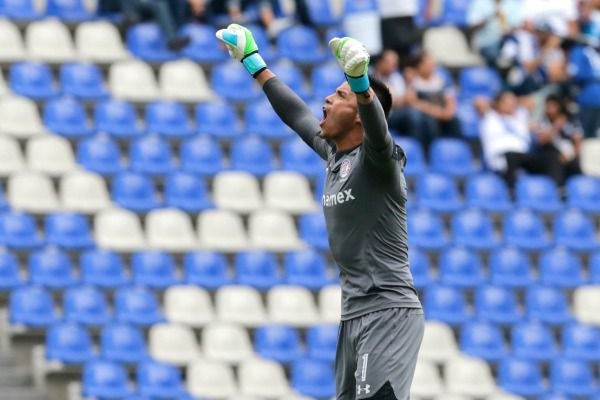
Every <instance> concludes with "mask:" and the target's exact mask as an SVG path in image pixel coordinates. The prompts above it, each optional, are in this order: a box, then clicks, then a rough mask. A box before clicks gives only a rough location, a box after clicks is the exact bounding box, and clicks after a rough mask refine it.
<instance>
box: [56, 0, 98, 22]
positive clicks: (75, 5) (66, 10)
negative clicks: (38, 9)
mask: <svg viewBox="0 0 600 400" xmlns="http://www.w3.org/2000/svg"><path fill="white" fill-rule="evenodd" d="M46 7H47V8H46V13H47V14H48V15H51V16H54V17H57V18H59V19H61V20H63V21H66V22H82V21H86V20H90V19H92V18H94V17H95V15H94V13H93V10H91V9H90V7H88V5H87V4H86V2H85V0H50V1H49V2H48V3H47V6H46Z"/></svg>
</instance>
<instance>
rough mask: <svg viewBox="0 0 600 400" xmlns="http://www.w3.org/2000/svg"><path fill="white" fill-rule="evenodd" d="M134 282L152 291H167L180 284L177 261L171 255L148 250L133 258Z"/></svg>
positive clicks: (138, 253) (134, 255) (136, 254)
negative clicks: (177, 275)
mask: <svg viewBox="0 0 600 400" xmlns="http://www.w3.org/2000/svg"><path fill="white" fill-rule="evenodd" d="M131 270H132V275H133V280H134V282H135V283H136V284H138V285H143V286H147V287H149V288H152V289H166V288H167V287H169V286H172V285H175V284H176V283H177V282H178V279H177V277H176V276H175V260H174V259H173V256H172V255H171V254H169V253H165V252H161V251H153V250H146V251H141V252H137V253H135V254H133V256H132V257H131Z"/></svg>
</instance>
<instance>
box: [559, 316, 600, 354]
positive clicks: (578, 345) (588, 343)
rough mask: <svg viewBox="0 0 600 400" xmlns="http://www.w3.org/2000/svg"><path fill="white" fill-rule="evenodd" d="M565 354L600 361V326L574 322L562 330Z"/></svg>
mask: <svg viewBox="0 0 600 400" xmlns="http://www.w3.org/2000/svg"><path fill="white" fill-rule="evenodd" d="M562 345H563V351H564V355H565V356H567V357H569V358H571V359H575V360H582V361H591V362H598V361H600V327H597V326H593V325H586V324H582V323H573V324H571V325H567V326H565V327H564V328H563V330H562Z"/></svg>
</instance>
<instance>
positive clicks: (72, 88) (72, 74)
mask: <svg viewBox="0 0 600 400" xmlns="http://www.w3.org/2000/svg"><path fill="white" fill-rule="evenodd" d="M60 84H61V87H62V91H63V93H64V94H65V95H69V96H75V97H77V98H78V99H80V100H100V99H104V98H105V97H107V96H108V91H107V90H106V86H105V85H104V81H103V78H102V72H101V71H100V68H99V67H98V66H97V65H95V64H90V63H85V62H74V63H67V64H63V65H62V66H61V67H60Z"/></svg>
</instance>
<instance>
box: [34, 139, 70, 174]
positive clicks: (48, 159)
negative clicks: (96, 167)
mask: <svg viewBox="0 0 600 400" xmlns="http://www.w3.org/2000/svg"><path fill="white" fill-rule="evenodd" d="M26 154H27V164H28V165H29V169H31V170H33V171H39V172H43V173H45V174H48V175H50V176H53V177H56V176H60V175H63V174H65V173H67V172H70V171H73V170H75V169H76V166H77V163H76V161H75V156H74V155H73V149H72V148H71V145H70V144H69V141H68V140H67V139H64V138H62V137H60V136H56V135H43V136H39V137H35V138H31V139H29V141H28V142H27V149H26Z"/></svg>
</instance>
